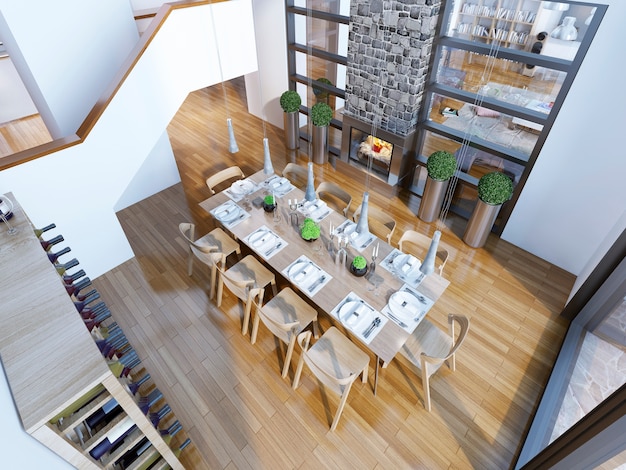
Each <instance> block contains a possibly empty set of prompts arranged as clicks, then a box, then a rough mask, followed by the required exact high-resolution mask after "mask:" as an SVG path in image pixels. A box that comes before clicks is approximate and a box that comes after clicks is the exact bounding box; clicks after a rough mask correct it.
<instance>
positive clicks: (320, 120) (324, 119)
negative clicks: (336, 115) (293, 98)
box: [311, 103, 333, 127]
mask: <svg viewBox="0 0 626 470" xmlns="http://www.w3.org/2000/svg"><path fill="white" fill-rule="evenodd" d="M332 119H333V108H331V107H330V106H328V105H327V104H326V103H315V104H314V105H313V107H312V108H311V121H312V122H313V125H314V126H318V127H324V126H328V125H329V124H330V121H331V120H332Z"/></svg>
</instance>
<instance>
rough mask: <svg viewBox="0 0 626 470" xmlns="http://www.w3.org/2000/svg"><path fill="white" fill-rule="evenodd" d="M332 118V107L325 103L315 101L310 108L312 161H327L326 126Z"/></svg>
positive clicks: (321, 162)
mask: <svg viewBox="0 0 626 470" xmlns="http://www.w3.org/2000/svg"><path fill="white" fill-rule="evenodd" d="M332 119H333V109H332V108H331V107H330V106H328V105H327V104H326V103H315V104H314V105H313V107H312V108H311V123H312V124H313V137H312V140H313V155H312V160H313V162H314V163H318V164H323V163H326V162H327V161H328V126H329V125H330V121H332Z"/></svg>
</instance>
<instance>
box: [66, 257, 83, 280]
mask: <svg viewBox="0 0 626 470" xmlns="http://www.w3.org/2000/svg"><path fill="white" fill-rule="evenodd" d="M72 261H73V260H72ZM66 264H67V263H66ZM68 269H69V268H68ZM83 276H85V271H84V270H82V269H81V270H80V271H76V272H75V273H74V274H63V275H62V276H61V278H62V279H63V283H64V284H72V283H73V282H75V281H76V280H78V279H80V278H81V277H83Z"/></svg>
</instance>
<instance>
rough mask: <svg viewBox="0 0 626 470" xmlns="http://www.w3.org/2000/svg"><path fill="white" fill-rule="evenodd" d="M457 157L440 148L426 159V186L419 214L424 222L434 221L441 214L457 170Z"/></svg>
mask: <svg viewBox="0 0 626 470" xmlns="http://www.w3.org/2000/svg"><path fill="white" fill-rule="evenodd" d="M456 165H457V162H456V157H455V156H454V154H452V153H450V152H447V151H445V150H438V151H436V152H434V153H432V154H431V155H430V157H428V160H426V171H427V172H428V177H427V178H426V186H425V187H424V195H423V196H422V201H421V202H420V207H419V211H418V212H417V216H418V217H419V218H420V219H422V220H423V221H424V222H432V221H433V220H435V219H436V218H437V217H438V216H439V212H440V211H441V205H442V204H443V198H444V196H445V194H446V190H447V189H448V182H449V180H450V178H452V176H453V175H454V172H455V171H456Z"/></svg>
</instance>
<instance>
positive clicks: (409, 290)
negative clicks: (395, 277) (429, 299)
mask: <svg viewBox="0 0 626 470" xmlns="http://www.w3.org/2000/svg"><path fill="white" fill-rule="evenodd" d="M404 290H405V291H406V292H408V293H409V294H411V295H412V296H413V297H415V298H416V299H417V300H419V301H420V302H421V303H423V304H424V305H426V297H424V296H423V295H422V294H417V293H415V292H413V291H412V290H411V289H408V288H405V289H404Z"/></svg>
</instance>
